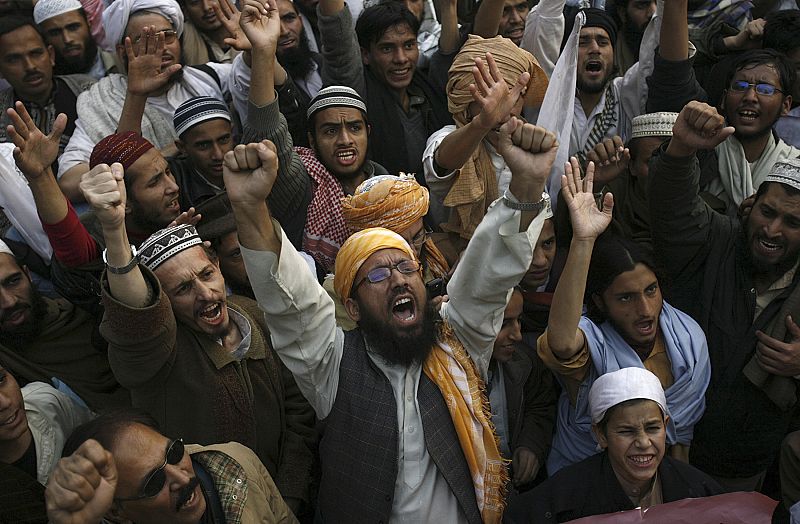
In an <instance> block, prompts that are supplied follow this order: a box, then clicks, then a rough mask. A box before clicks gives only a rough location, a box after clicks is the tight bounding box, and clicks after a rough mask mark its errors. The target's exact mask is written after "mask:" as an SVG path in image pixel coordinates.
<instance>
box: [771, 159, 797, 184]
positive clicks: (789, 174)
mask: <svg viewBox="0 0 800 524" xmlns="http://www.w3.org/2000/svg"><path fill="white" fill-rule="evenodd" d="M764 182H778V183H779V184H786V185H787V186H790V187H793V188H795V189H797V190H800V159H798V158H784V159H783V160H779V161H778V162H775V164H774V165H773V166H772V169H770V170H769V174H768V175H767V177H766V178H765V179H764Z"/></svg>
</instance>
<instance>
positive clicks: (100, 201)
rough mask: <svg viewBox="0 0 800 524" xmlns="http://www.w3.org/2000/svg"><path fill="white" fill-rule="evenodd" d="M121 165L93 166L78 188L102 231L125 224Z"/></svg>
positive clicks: (123, 174) (125, 200) (125, 197)
mask: <svg viewBox="0 0 800 524" xmlns="http://www.w3.org/2000/svg"><path fill="white" fill-rule="evenodd" d="M124 176H125V172H124V170H123V168H122V164H119V163H114V164H112V165H111V167H109V166H108V165H106V164H99V165H96V166H94V167H93V168H92V169H91V170H90V171H88V172H86V173H84V174H83V176H82V177H81V183H80V188H81V192H82V193H83V196H84V198H86V202H88V203H89V205H90V206H91V208H92V211H94V214H95V216H97V219H98V220H99V221H100V224H101V225H102V226H103V229H104V230H106V229H113V228H117V227H119V226H121V225H122V224H124V222H125V204H126V202H127V193H126V191H125V182H124V181H123V177H124Z"/></svg>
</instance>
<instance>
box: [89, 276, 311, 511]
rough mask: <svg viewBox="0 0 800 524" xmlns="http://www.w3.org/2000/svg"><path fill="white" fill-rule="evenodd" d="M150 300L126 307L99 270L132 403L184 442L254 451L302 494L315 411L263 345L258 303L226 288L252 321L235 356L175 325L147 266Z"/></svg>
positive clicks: (112, 356) (116, 356)
mask: <svg viewBox="0 0 800 524" xmlns="http://www.w3.org/2000/svg"><path fill="white" fill-rule="evenodd" d="M141 270H142V273H143V274H144V276H145V279H146V280H147V281H148V284H149V286H150V288H151V289H152V290H154V293H153V296H155V297H156V298H155V299H154V301H153V303H152V304H151V305H149V306H146V307H144V308H140V309H137V308H131V307H128V306H126V305H124V304H122V303H120V302H119V301H117V300H116V299H114V298H113V297H112V296H111V294H110V293H109V290H108V282H107V280H106V278H105V275H104V276H103V279H102V288H103V304H104V306H105V315H104V317H103V321H102V323H101V325H100V332H101V333H102V335H103V336H104V337H105V338H106V340H108V343H109V349H108V356H109V362H110V363H111V369H112V370H113V371H114V375H115V376H116V377H117V379H118V380H119V382H120V384H122V385H123V386H125V387H127V388H128V389H129V390H130V391H131V400H132V403H133V405H134V406H136V407H140V408H142V409H145V410H146V411H148V412H149V413H150V414H151V415H153V416H154V417H155V418H156V420H157V421H158V422H159V424H160V425H161V429H162V430H163V431H164V433H165V434H168V435H175V436H179V437H182V438H183V439H185V440H187V441H189V442H198V443H201V444H214V443H218V442H228V441H231V440H232V441H236V442H240V443H242V444H244V445H246V446H247V447H249V448H251V449H252V450H254V451H255V452H256V455H258V458H259V459H261V461H262V462H263V463H264V465H265V466H266V468H267V470H268V471H269V472H270V474H271V475H272V476H273V478H274V479H275V483H276V484H277V485H278V489H280V491H281V494H282V495H283V496H284V497H286V498H296V499H302V500H305V501H308V488H309V484H310V483H311V471H312V466H313V460H314V453H313V449H314V446H315V444H316V434H315V430H314V423H315V419H314V412H313V411H312V409H311V407H310V406H309V404H308V402H307V401H306V400H305V398H303V396H302V394H301V393H300V390H299V389H298V388H297V384H295V382H294V378H293V377H292V375H291V373H290V372H289V371H288V370H287V369H286V367H285V366H284V365H283V364H282V363H281V361H280V360H279V359H278V357H277V356H276V354H275V352H274V350H273V349H272V347H271V345H270V339H269V331H268V330H267V328H266V326H265V325H264V321H263V315H262V314H261V313H260V310H259V309H258V305H257V304H256V302H254V301H252V300H250V299H247V298H244V297H236V296H234V297H229V299H228V307H229V308H231V309H234V310H236V311H237V312H239V313H241V314H242V315H244V316H245V317H246V318H247V319H248V321H249V322H250V326H251V328H252V333H251V342H250V349H249V351H248V352H247V354H246V355H245V357H244V358H243V359H242V360H241V361H236V360H235V359H234V358H233V356H232V355H231V354H230V353H229V352H228V351H226V350H225V349H224V348H223V347H222V346H221V345H220V344H219V343H218V342H217V341H216V340H214V339H212V338H211V337H209V336H208V335H206V334H203V333H198V332H195V331H192V330H191V329H189V328H188V327H187V326H184V325H183V324H178V323H177V322H176V320H175V316H174V314H173V312H172V307H171V305H170V302H169V299H168V298H167V296H166V294H164V292H163V291H162V290H161V286H160V284H159V282H158V279H157V278H156V277H155V276H154V275H153V273H152V272H151V271H149V270H148V269H147V268H145V267H143V266H142V267H141Z"/></svg>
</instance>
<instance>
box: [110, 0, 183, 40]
mask: <svg viewBox="0 0 800 524" xmlns="http://www.w3.org/2000/svg"><path fill="white" fill-rule="evenodd" d="M139 11H146V12H148V13H155V14H157V15H161V16H163V17H164V18H166V19H167V20H169V21H170V23H171V24H172V28H173V29H174V30H175V32H176V33H178V38H180V37H181V35H182V34H183V12H182V11H181V6H179V5H178V3H177V2H176V1H175V0H114V1H113V2H112V3H111V5H109V6H108V7H106V8H105V10H104V11H103V27H104V28H105V31H106V37H105V39H104V40H103V48H104V49H105V50H106V51H115V50H116V47H117V45H118V44H122V43H123V42H124V40H125V30H126V29H127V28H128V20H130V17H131V15H132V14H134V13H138V12H139Z"/></svg>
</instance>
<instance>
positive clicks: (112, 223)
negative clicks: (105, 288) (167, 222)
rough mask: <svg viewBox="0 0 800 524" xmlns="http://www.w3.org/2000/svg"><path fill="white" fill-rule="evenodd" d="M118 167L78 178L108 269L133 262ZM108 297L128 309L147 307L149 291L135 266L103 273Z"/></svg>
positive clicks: (102, 168)
mask: <svg viewBox="0 0 800 524" xmlns="http://www.w3.org/2000/svg"><path fill="white" fill-rule="evenodd" d="M124 175H125V173H124V171H123V168H122V165H121V164H118V163H115V164H113V165H112V166H111V167H109V166H107V165H105V164H100V165H98V166H95V169H92V170H91V171H89V172H88V173H86V174H85V175H84V176H83V178H82V179H81V191H82V192H83V195H84V197H85V198H86V201H87V202H88V203H89V205H90V206H91V207H92V210H93V211H94V213H95V215H96V216H97V219H98V220H99V222H100V224H101V226H102V229H103V238H105V241H106V253H105V262H106V264H107V265H108V266H109V267H112V268H125V267H126V266H128V264H129V263H130V262H131V260H132V259H133V253H132V252H131V244H130V241H129V240H128V232H127V230H126V229H125V205H126V201H127V198H126V191H125V182H124V180H123V177H124ZM106 273H107V278H108V285H109V289H110V291H111V296H112V297H113V298H115V299H116V300H117V301H118V302H120V303H121V304H123V305H125V306H128V307H131V308H142V307H145V306H147V305H149V304H148V302H149V301H151V300H148V299H150V298H151V297H150V294H151V293H150V289H149V286H148V284H147V282H146V281H145V279H144V275H142V271H141V270H140V269H139V266H138V265H135V266H134V267H133V269H131V270H130V271H127V272H125V273H119V272H113V271H107V272H106Z"/></svg>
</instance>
